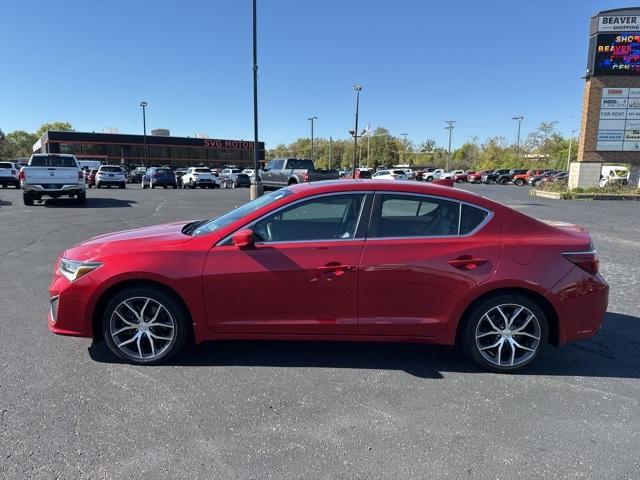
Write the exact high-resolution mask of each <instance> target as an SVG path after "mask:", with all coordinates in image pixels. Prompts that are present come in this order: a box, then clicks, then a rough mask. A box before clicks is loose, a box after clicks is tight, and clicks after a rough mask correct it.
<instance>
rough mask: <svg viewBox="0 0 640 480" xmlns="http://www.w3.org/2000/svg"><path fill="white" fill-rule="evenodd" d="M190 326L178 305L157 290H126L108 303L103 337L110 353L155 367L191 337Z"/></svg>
mask: <svg viewBox="0 0 640 480" xmlns="http://www.w3.org/2000/svg"><path fill="white" fill-rule="evenodd" d="M125 302H126V303H125ZM127 304H128V305H129V306H127ZM129 307H131V309H130V308H129ZM154 307H155V310H154ZM116 311H117V313H116ZM134 312H135V313H134ZM141 319H142V322H143V323H142V326H140V325H141V321H140V320H141ZM154 324H155V326H154ZM190 325H191V322H190V320H189V315H188V313H187V312H186V311H185V308H184V307H183V305H182V304H181V302H180V301H179V300H178V299H177V298H175V296H174V295H173V294H171V293H169V292H167V291H165V290H164V289H161V288H156V287H146V286H140V287H131V288H127V289H125V290H123V291H121V292H119V293H117V294H116V295H115V296H113V298H111V299H110V300H109V302H108V303H107V306H106V308H105V309H104V311H103V314H102V334H103V337H104V339H105V343H106V344H107V347H108V348H109V350H111V352H112V353H113V354H114V355H116V356H117V357H119V358H121V359H122V360H124V361H126V362H128V363H133V364H138V365H155V364H158V363H162V362H165V361H167V360H169V359H170V358H171V357H173V356H174V355H176V354H177V353H178V352H179V351H180V350H182V349H183V348H184V346H185V345H186V344H187V342H188V341H189V340H190V338H191V332H192V330H191V326H190ZM158 349H160V352H158Z"/></svg>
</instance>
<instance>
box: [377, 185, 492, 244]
mask: <svg viewBox="0 0 640 480" xmlns="http://www.w3.org/2000/svg"><path fill="white" fill-rule="evenodd" d="M374 193H375V194H376V195H378V194H380V195H385V194H391V195H405V196H410V197H426V198H435V199H436V200H447V201H449V202H457V203H458V204H459V205H460V207H459V212H460V215H459V216H458V232H460V228H461V225H460V224H461V222H462V205H468V206H470V207H473V208H477V209H479V210H483V211H484V212H487V216H486V217H485V219H484V220H483V221H482V222H480V223H479V224H478V226H477V227H476V228H474V229H473V230H471V231H470V232H469V233H465V234H464V235H460V234H458V235H419V236H410V237H372V236H371V235H370V234H371V232H367V237H366V238H367V242H368V241H370V240H425V239H429V238H467V237H471V236H472V235H475V234H476V233H477V232H478V231H480V230H481V229H482V228H483V227H484V226H485V225H486V224H487V223H489V221H490V220H491V219H492V218H493V215H494V213H493V211H491V210H489V209H488V208H484V207H481V206H479V205H475V204H473V203H469V202H466V201H464V200H458V199H457V198H447V197H439V196H438V195H431V194H428V193H414V192H394V191H393V190H376V191H375V192H374ZM380 212H381V213H382V203H381V205H380ZM371 214H372V215H373V214H374V212H373V209H372V212H371ZM380 218H382V216H381V217H380Z"/></svg>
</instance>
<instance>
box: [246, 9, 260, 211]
mask: <svg viewBox="0 0 640 480" xmlns="http://www.w3.org/2000/svg"><path fill="white" fill-rule="evenodd" d="M256 10H257V9H256V0H253V169H254V172H255V174H254V176H253V178H254V180H253V183H252V184H251V188H250V189H249V197H250V199H251V200H255V199H256V198H258V197H260V196H261V195H262V182H261V181H260V174H259V171H260V159H259V151H258V28H257V18H256V17H257V16H256Z"/></svg>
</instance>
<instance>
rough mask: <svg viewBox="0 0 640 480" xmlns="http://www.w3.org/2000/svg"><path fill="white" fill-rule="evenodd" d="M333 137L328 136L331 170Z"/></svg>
mask: <svg viewBox="0 0 640 480" xmlns="http://www.w3.org/2000/svg"><path fill="white" fill-rule="evenodd" d="M332 150H333V137H329V170H331V157H332V155H333V152H332Z"/></svg>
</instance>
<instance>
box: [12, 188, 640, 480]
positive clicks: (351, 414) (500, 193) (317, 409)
mask: <svg viewBox="0 0 640 480" xmlns="http://www.w3.org/2000/svg"><path fill="white" fill-rule="evenodd" d="M463 188H467V189H469V190H473V191H476V192H478V193H481V194H483V195H486V196H488V197H491V198H494V199H497V200H499V201H501V202H503V203H506V204H508V205H511V206H514V207H515V208H517V209H520V210H522V211H524V212H526V213H527V214H529V215H532V216H534V217H538V218H544V219H554V220H561V221H568V222H572V223H579V224H581V225H584V226H586V227H587V228H589V229H590V231H591V233H592V235H593V238H594V242H595V245H596V247H597V248H598V250H599V252H600V260H601V270H602V272H603V274H604V276H605V278H606V279H607V280H608V281H609V283H610V285H611V296H610V306H609V313H608V314H607V317H606V319H605V324H604V327H603V330H602V331H601V332H600V334H599V335H598V336H597V337H595V338H594V339H591V340H589V341H585V342H582V343H577V344H573V345H569V346H567V347H565V348H562V349H554V348H548V349H547V350H546V351H545V353H544V355H543V358H542V359H540V361H539V362H538V363H537V364H536V365H535V366H534V367H533V368H532V369H531V370H529V371H527V372H526V373H523V374H518V375H496V374H491V373H485V372H481V371H479V370H478V369H477V368H476V367H475V366H474V365H473V364H471V362H470V361H468V360H467V359H466V358H464V357H463V356H461V355H460V354H458V353H456V352H455V351H454V350H453V349H449V348H442V347H430V346H421V345H391V344H351V343H295V342H291V343H285V342H263V341H260V342H226V343H225V342H211V343H207V344H204V345H201V346H198V347H197V348H194V349H192V350H191V351H189V352H187V354H186V355H183V356H181V357H180V358H178V359H176V360H175V361H174V362H173V363H171V364H170V365H166V366H160V367H136V366H130V365H126V364H123V363H119V362H117V361H116V360H115V359H114V358H113V357H112V356H111V355H109V353H108V352H107V350H106V347H104V346H103V345H98V346H92V344H91V341H90V340H88V339H76V338H65V337H59V336H55V335H52V334H50V333H49V332H48V330H47V327H46V313H47V309H48V295H47V287H48V284H49V281H50V278H51V272H52V268H53V263H54V261H55V259H56V256H57V254H58V253H59V252H60V251H62V250H63V249H65V248H66V247H69V246H71V245H73V244H74V243H77V242H79V241H81V240H84V239H86V238H87V237H90V236H93V235H97V234H100V233H105V232H109V231H114V230H121V229H126V228H132V227H137V226H145V225H152V224H156V223H162V222H169V221H174V220H181V219H198V218H206V217H213V216H215V215H217V214H219V213H221V212H222V211H225V210H228V209H229V208H231V207H233V206H236V205H239V204H241V203H244V202H245V201H246V200H247V199H248V190H247V189H243V190H144V191H143V190H141V189H140V188H139V187H138V186H135V187H131V186H129V187H128V188H127V189H126V190H117V189H111V190H100V191H96V190H90V191H89V193H88V200H87V205H86V206H85V207H78V206H75V205H73V204H71V203H70V202H69V201H68V200H58V201H49V202H48V203H47V204H46V205H39V204H37V205H36V206H34V207H24V206H23V205H22V197H21V192H20V191H19V190H13V189H4V190H0V477H2V478H7V479H22V478H29V479H40V478H42V479H53V478H65V479H66V478H91V479H98V478H122V479H132V478H154V479H155V478H190V479H191V478H224V479H229V478H243V479H248V478H254V479H264V478H274V479H285V478H323V479H337V478H345V479H357V478H394V479H405V478H455V479H458V478H470V479H477V478H507V479H509V478H596V479H603V478H607V479H623V478H640V318H638V317H640V203H637V202H610V201H594V202H579V201H554V200H544V199H539V198H535V197H529V196H528V195H527V189H526V188H518V187H513V186H507V187H502V186H484V185H477V186H476V185H470V186H465V187H463ZM247 294H249V293H247Z"/></svg>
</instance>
